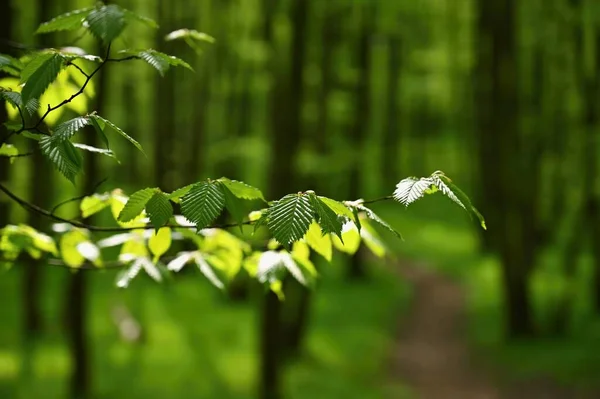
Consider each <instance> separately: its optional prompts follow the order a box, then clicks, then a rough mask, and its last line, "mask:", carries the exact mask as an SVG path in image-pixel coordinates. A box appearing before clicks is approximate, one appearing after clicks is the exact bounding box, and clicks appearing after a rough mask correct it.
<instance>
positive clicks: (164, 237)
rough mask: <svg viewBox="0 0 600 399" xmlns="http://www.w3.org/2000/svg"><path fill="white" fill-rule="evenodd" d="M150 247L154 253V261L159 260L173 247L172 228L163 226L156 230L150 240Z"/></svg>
mask: <svg viewBox="0 0 600 399" xmlns="http://www.w3.org/2000/svg"><path fill="white" fill-rule="evenodd" d="M148 248H149V249H150V252H151V253H152V255H154V258H153V262H155V263H156V262H158V260H159V259H160V257H161V256H163V255H164V254H165V253H166V252H167V251H168V250H169V248H171V229H170V228H168V227H161V228H160V229H158V230H157V231H154V232H153V233H152V236H150V239H149V240H148Z"/></svg>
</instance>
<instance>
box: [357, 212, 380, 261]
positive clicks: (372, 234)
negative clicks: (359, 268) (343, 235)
mask: <svg viewBox="0 0 600 399" xmlns="http://www.w3.org/2000/svg"><path fill="white" fill-rule="evenodd" d="M360 237H361V238H362V241H363V242H364V243H365V245H366V246H367V248H369V250H371V252H372V253H373V254H374V255H375V256H377V257H378V258H383V257H384V256H385V254H386V253H387V248H386V247H385V245H384V243H383V240H382V239H381V238H380V237H379V234H377V231H376V230H375V229H374V228H373V226H372V225H371V223H369V220H363V229H361V231H360Z"/></svg>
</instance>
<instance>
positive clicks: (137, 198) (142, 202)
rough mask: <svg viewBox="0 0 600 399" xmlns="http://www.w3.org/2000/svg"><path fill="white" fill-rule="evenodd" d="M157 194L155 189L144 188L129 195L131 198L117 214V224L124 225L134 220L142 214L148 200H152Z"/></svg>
mask: <svg viewBox="0 0 600 399" xmlns="http://www.w3.org/2000/svg"><path fill="white" fill-rule="evenodd" d="M157 192H158V189H157V188H144V189H142V190H139V191H136V192H135V193H133V194H131V197H129V200H127V203H126V204H125V207H123V209H122V210H121V212H120V213H119V216H118V217H117V220H118V221H119V222H123V223H126V222H129V221H131V220H133V219H135V218H136V217H137V216H139V215H140V213H142V211H143V210H144V208H145V207H146V204H147V203H148V201H150V198H152V197H153V196H154V194H155V193H157Z"/></svg>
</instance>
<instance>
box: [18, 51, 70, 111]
mask: <svg viewBox="0 0 600 399" xmlns="http://www.w3.org/2000/svg"><path fill="white" fill-rule="evenodd" d="M64 66H65V60H64V58H63V57H61V55H60V54H57V53H54V52H49V53H42V54H41V55H39V56H38V57H37V58H34V59H33V60H32V61H31V62H30V63H29V64H27V66H25V69H24V70H23V73H22V75H21V81H23V82H25V86H24V87H23V90H22V91H21V97H22V98H23V102H24V103H28V102H29V100H30V99H32V98H39V97H40V96H41V95H42V94H44V92H45V91H46V89H47V88H48V86H50V84H51V83H52V82H54V81H55V80H56V78H57V77H58V74H59V73H60V71H61V69H62V68H63V67H64Z"/></svg>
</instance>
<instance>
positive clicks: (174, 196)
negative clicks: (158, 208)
mask: <svg viewBox="0 0 600 399" xmlns="http://www.w3.org/2000/svg"><path fill="white" fill-rule="evenodd" d="M192 187H194V184H188V185H187V186H185V187H181V188H178V189H177V190H175V191H173V192H172V193H171V194H168V195H167V198H169V199H170V200H171V201H173V202H181V199H180V198H181V197H183V196H184V195H186V194H187V193H188V192H189V191H190V190H191V189H192Z"/></svg>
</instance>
